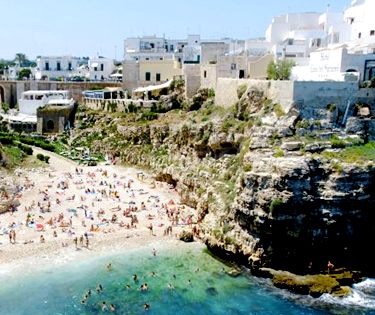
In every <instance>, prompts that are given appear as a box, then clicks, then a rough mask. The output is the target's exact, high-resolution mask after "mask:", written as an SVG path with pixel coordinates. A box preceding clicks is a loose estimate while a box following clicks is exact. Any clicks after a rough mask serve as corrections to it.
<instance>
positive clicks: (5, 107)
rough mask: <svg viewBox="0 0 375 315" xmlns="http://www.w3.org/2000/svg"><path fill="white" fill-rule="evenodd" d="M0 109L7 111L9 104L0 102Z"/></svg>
mask: <svg viewBox="0 0 375 315" xmlns="http://www.w3.org/2000/svg"><path fill="white" fill-rule="evenodd" d="M1 109H2V110H3V111H4V112H5V114H6V113H7V112H8V111H9V109H10V106H9V104H8V103H6V102H4V103H2V104H1Z"/></svg>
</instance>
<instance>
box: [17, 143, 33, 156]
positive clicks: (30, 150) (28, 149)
mask: <svg viewBox="0 0 375 315" xmlns="http://www.w3.org/2000/svg"><path fill="white" fill-rule="evenodd" d="M18 147H19V148H20V149H21V150H22V151H23V152H25V153H26V154H27V155H33V148H32V147H29V146H28V145H23V144H22V143H19V144H18Z"/></svg>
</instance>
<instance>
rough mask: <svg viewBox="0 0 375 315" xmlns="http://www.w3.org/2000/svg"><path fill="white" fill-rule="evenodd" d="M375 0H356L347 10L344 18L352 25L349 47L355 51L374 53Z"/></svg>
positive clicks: (347, 39)
mask: <svg viewBox="0 0 375 315" xmlns="http://www.w3.org/2000/svg"><path fill="white" fill-rule="evenodd" d="M374 13H375V1H374V0H354V1H352V3H351V6H350V7H348V8H347V9H346V10H345V13H344V20H345V22H346V23H347V25H350V33H349V36H348V37H349V38H345V40H346V42H347V44H348V45H349V49H350V50H352V51H353V52H355V53H359V52H360V53H365V54H367V53H373V52H374V49H375V19H374Z"/></svg>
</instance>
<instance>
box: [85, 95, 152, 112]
mask: <svg viewBox="0 0 375 315" xmlns="http://www.w3.org/2000/svg"><path fill="white" fill-rule="evenodd" d="M110 103H116V106H115V107H114V109H113V110H112V109H111V106H110ZM84 104H85V106H86V107H87V108H89V109H92V110H101V111H114V112H122V111H125V110H127V109H128V106H129V105H130V104H134V105H136V106H137V107H138V108H139V109H141V110H147V109H150V108H151V106H152V105H153V104H155V105H158V104H159V101H144V100H129V99H113V100H102V99H89V98H85V99H84Z"/></svg>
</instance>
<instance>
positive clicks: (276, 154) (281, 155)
mask: <svg viewBox="0 0 375 315" xmlns="http://www.w3.org/2000/svg"><path fill="white" fill-rule="evenodd" d="M273 156H274V157H276V158H279V157H284V156H285V154H284V151H283V150H277V151H276V152H275V153H274V154H273Z"/></svg>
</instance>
